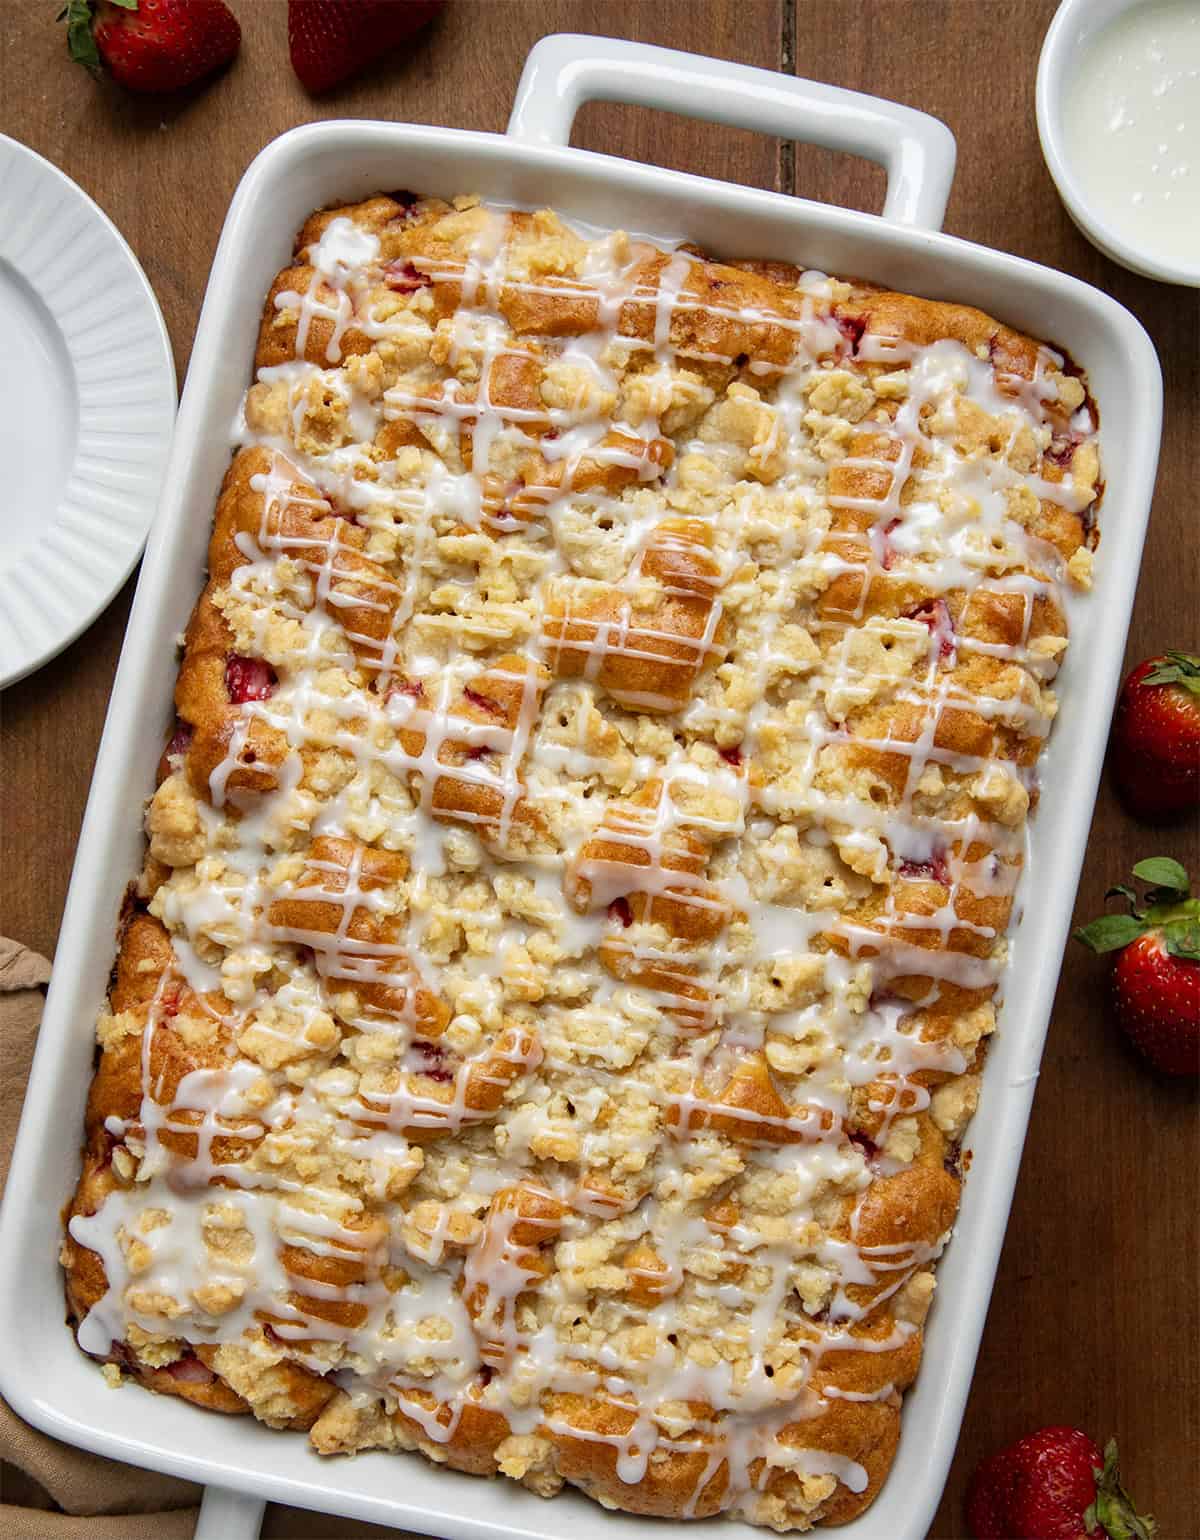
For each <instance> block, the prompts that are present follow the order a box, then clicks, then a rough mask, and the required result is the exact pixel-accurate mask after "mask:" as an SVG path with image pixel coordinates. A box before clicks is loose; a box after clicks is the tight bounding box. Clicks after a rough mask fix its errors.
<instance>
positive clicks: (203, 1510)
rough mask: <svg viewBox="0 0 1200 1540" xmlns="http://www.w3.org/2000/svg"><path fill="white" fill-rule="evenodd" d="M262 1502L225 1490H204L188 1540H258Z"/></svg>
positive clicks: (261, 1499)
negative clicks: (191, 1534)
mask: <svg viewBox="0 0 1200 1540" xmlns="http://www.w3.org/2000/svg"><path fill="white" fill-rule="evenodd" d="M266 1506H267V1505H266V1502H265V1500H264V1499H263V1498H261V1497H251V1496H250V1494H249V1493H248V1492H233V1491H230V1489H229V1488H228V1487H205V1488H204V1497H203V1500H202V1501H201V1503H200V1517H199V1518H198V1519H197V1520H196V1532H195V1534H194V1535H193V1536H192V1540H258V1535H259V1531H260V1530H261V1528H262V1521H263V1512H264V1510H265V1508H266Z"/></svg>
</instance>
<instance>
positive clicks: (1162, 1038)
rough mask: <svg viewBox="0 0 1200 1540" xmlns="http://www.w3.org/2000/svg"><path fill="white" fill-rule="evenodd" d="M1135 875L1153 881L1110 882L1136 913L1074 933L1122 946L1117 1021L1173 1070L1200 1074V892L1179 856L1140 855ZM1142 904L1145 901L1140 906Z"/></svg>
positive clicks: (1115, 977)
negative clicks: (1138, 887)
mask: <svg viewBox="0 0 1200 1540" xmlns="http://www.w3.org/2000/svg"><path fill="white" fill-rule="evenodd" d="M1133 875H1134V876H1135V877H1136V878H1138V879H1139V880H1140V881H1142V882H1146V883H1149V884H1151V886H1150V890H1149V892H1148V893H1147V894H1146V895H1145V897H1144V898H1143V899H1141V900H1140V901H1139V899H1138V896H1137V893H1136V892H1135V891H1134V889H1133V888H1129V887H1125V886H1121V887H1116V888H1109V890H1108V892H1107V893H1106V894H1105V897H1106V898H1111V897H1112V896H1113V895H1114V894H1119V895H1120V896H1121V897H1122V898H1126V899H1128V900H1129V908H1130V913H1128V914H1105V915H1102V916H1101V917H1100V919H1098V920H1093V921H1092V923H1091V924H1090V925H1085V926H1083V927H1082V929H1080V930H1077V931H1076V932H1075V939H1076V940H1077V941H1082V942H1083V944H1084V945H1085V946H1090V947H1091V949H1092V951H1093V952H1117V954H1118V955H1117V959H1116V963H1115V965H1114V967H1113V973H1112V995H1113V1005H1114V1007H1115V1009H1116V1015H1117V1023H1118V1025H1119V1026H1120V1028H1121V1030H1122V1031H1123V1032H1124V1033H1125V1034H1126V1036H1127V1037H1128V1038H1129V1039H1130V1040H1131V1041H1132V1042H1133V1043H1134V1044H1135V1046H1136V1047H1138V1048H1139V1049H1140V1050H1141V1051H1142V1053H1144V1054H1145V1056H1146V1058H1148V1059H1149V1060H1150V1062H1151V1063H1152V1064H1154V1065H1156V1066H1157V1067H1158V1068H1159V1069H1161V1070H1164V1071H1165V1072H1166V1073H1167V1074H1168V1075H1196V1074H1200V898H1193V897H1192V896H1191V886H1190V884H1189V882H1188V874H1187V872H1185V871H1184V869H1183V867H1182V866H1180V864H1179V862H1178V861H1172V860H1169V859H1167V858H1166V857H1164V856H1156V857H1154V858H1152V859H1151V860H1149V861H1139V862H1138V864H1137V865H1136V866H1135V867H1134V869H1133ZM1139 902H1140V905H1141V907H1139Z"/></svg>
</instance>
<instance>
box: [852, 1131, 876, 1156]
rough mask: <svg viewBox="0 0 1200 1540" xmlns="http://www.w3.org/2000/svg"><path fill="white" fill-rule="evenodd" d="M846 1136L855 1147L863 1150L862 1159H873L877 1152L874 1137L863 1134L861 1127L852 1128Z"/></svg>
mask: <svg viewBox="0 0 1200 1540" xmlns="http://www.w3.org/2000/svg"><path fill="white" fill-rule="evenodd" d="M846 1137H847V1138H848V1139H849V1140H850V1143H851V1144H852V1145H854V1147H855V1149H859V1150H861V1151H862V1152H863V1157H864V1159H866V1160H874V1159H875V1157H876V1155H878V1154H879V1146H878V1145H877V1144H876V1143H875V1141H874V1139H872V1138H870V1136H869V1135H867V1134H864V1133H863V1132H862V1131H861V1129H857V1128H856V1129H853V1130H852V1131H851V1132H850V1133H849V1134H847V1136H846Z"/></svg>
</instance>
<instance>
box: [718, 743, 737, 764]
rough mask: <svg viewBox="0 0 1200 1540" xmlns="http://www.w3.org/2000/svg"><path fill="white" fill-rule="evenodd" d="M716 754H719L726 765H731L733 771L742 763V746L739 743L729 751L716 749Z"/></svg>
mask: <svg viewBox="0 0 1200 1540" xmlns="http://www.w3.org/2000/svg"><path fill="white" fill-rule="evenodd" d="M717 753H718V754H720V756H721V758H722V759H723V760H724V761H725V763H726V764H727V765H733V766H734V768H735V769H736V768H737V766H738V765H740V764H741V762H742V746H741V744H740V743H735V744H734V746H733V748H731V749H718V750H717Z"/></svg>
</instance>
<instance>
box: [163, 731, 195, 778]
mask: <svg viewBox="0 0 1200 1540" xmlns="http://www.w3.org/2000/svg"><path fill="white" fill-rule="evenodd" d="M191 741H192V729H191V727H190V725H189V724H188V723H187V722H181V721H180V720H179V718H178V717H176V719H175V731H174V732H173V733H172V734H171V736H170V737H169V738H168V739H167V746H166V748H165V749H163V751H162V755H161V757H160V758H159V761H158V782H159V785H160V786H161V784H162V783H163V781H165V780H166V778H167V776H169V775H170V774H171V772H172V770H174V768H175V766H174V765H173V764H172V762H171V761H172V760H176V759H178V758H179V757H180V756H181V755H182V754H186V753H187V751H188V746H189V745H190V743H191Z"/></svg>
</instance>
